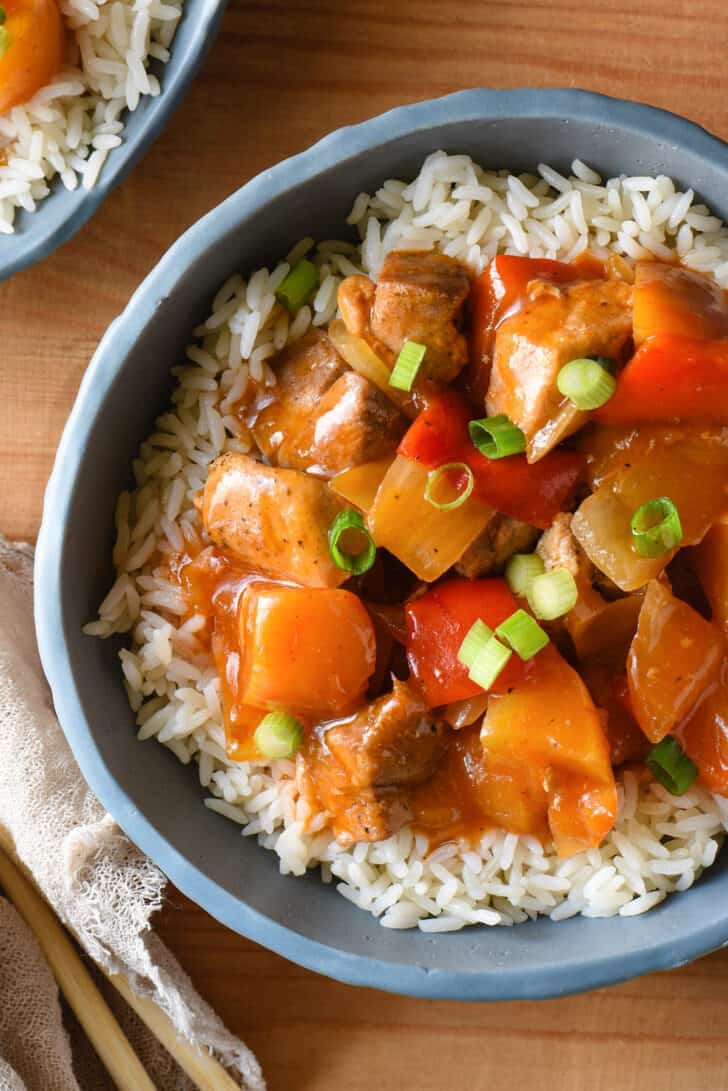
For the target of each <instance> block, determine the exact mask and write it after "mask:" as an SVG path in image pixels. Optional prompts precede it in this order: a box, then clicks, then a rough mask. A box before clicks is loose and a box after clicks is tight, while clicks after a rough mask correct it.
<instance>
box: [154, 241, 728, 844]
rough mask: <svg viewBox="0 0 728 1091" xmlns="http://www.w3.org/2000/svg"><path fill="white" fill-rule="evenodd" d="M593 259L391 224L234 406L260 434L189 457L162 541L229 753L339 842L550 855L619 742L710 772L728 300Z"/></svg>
mask: <svg viewBox="0 0 728 1091" xmlns="http://www.w3.org/2000/svg"><path fill="white" fill-rule="evenodd" d="M616 273H618V274H619V275H615V271H613V270H611V269H609V268H607V267H604V266H602V265H600V264H599V263H597V262H595V261H592V260H582V261H580V262H576V263H574V264H572V265H566V264H562V263H559V262H553V261H545V260H531V259H528V258H517V257H510V256H498V257H496V258H495V259H493V261H492V262H491V263H490V265H489V266H488V267H487V268H486V269H485V271H484V272H483V273H482V274H481V276H480V277H478V278H477V279H473V277H472V275H471V273H470V271H469V270H468V269H467V268H466V267H465V265H463V264H462V263H461V262H458V261H456V260H455V259H453V258H449V257H446V256H444V255H441V254H438V253H434V252H422V251H400V252H393V253H390V254H389V255H388V256H387V257H386V259H385V261H384V264H383V266H382V269H381V271H380V274H379V276H378V278H377V279H376V281H375V280H373V279H369V278H368V277H364V276H361V275H357V276H352V277H349V278H347V279H345V280H344V281H343V283H342V284H341V285H340V288H339V308H340V314H339V317H337V318H336V319H335V320H334V321H333V322H332V323H331V327H330V329H329V330H326V329H320V330H317V331H315V332H312V333H310V334H308V335H306V336H305V337H303V338H301V339H300V340H298V341H296V342H294V343H293V344H291V345H289V346H288V347H287V348H285V349H284V350H283V351H282V352H281V353H280V355H279V358H278V359H277V360H276V361H274V362H273V370H274V372H275V374H276V377H277V382H276V385H275V386H273V387H271V388H270V389H267V390H266V392H265V393H264V394H262V395H261V394H259V395H257V397H254V396H253V395H251V400H250V401H249V402H248V401H245V400H243V402H242V403H241V404H240V405H239V406H238V409H237V412H238V413H239V414H240V416H241V419H243V420H244V422H245V423H246V425H247V426H248V427H249V428H250V429H251V431H252V435H253V437H254V439H255V441H256V443H257V446H258V449H259V452H260V453H259V455H256V456H254V455H245V454H239V453H235V452H230V453H228V454H225V455H222V456H221V457H220V458H218V459H217V460H216V461H215V462H213V463H212V465H211V466H210V468H209V473H208V477H207V481H206V484H205V487H204V490H203V492H202V493H201V494H200V495H199V497H198V501H197V502H198V507H199V511H200V513H201V517H202V522H203V525H204V529H205V532H206V541H205V542H203V543H202V545H201V546H199V548H197V549H196V550H195V551H190V552H189V553H188V554H186V555H184V556H183V557H180V558H178V559H177V562H176V567H175V571H176V573H177V575H178V578H179V580H180V583H181V584H182V586H183V588H184V590H185V591H186V593H187V594H188V596H189V599H190V601H191V602H192V603H193V604H194V603H195V602H197V603H199V602H200V601H202V602H204V603H205V606H206V609H205V610H204V611H202V612H205V613H207V614H209V615H212V618H213V622H212V625H211V630H210V632H209V633H208V636H209V639H210V642H211V647H212V649H213V652H214V655H215V661H216V663H217V665H218V669H219V671H220V675H221V680H222V694H223V711H224V716H225V724H226V733H227V747H228V753H229V755H230V756H231V757H232V758H234V759H236V760H250V759H262V760H273V759H276V758H290V759H293V760H294V761H295V765H296V777H297V784H298V789H299V792H300V794H301V796H302V797H303V798H304V799H308V800H309V801H310V802H311V805H312V806H311V811H312V813H313V812H315V811H318V812H320V811H324V812H326V814H327V816H328V821H329V823H330V825H331V827H332V829H333V831H334V833H335V835H336V837H337V839H338V840H339V841H340V842H341V844H343V845H349V844H352V843H354V842H357V841H376V840H382V839H384V838H387V837H388V836H390V835H391V834H393V833H394V832H396V831H397V830H398V829H400V828H401V827H402V826H403V825H405V824H411V825H412V826H413V828H414V829H415V830H416V831H418V832H420V833H422V834H424V835H425V836H426V837H427V838H428V839H429V841H430V843H431V844H433V845H434V844H438V843H441V842H443V841H446V840H449V839H452V838H465V839H468V838H470V839H475V838H477V837H478V836H479V835H480V834H481V833H482V832H483V831H484V830H486V829H488V828H489V827H492V826H499V827H502V828H505V829H507V830H511V831H514V832H516V833H529V834H533V835H535V836H537V837H540V838H542V839H543V840H544V841H550V842H553V844H554V845H555V847H556V850H557V851H558V852H559V853H560V854H561V855H565V856H566V855H570V854H573V853H576V852H579V851H582V850H584V849H586V848H589V847H591V846H596V845H598V844H599V843H600V842H601V840H602V839H603V838H604V837H605V835H606V834H607V833H608V831H609V830H610V829H611V827H612V825H613V824H614V821H615V819H616V811H617V789H616V778H617V777H618V775H619V774H618V770H619V768H620V767H621V766H623V765H625V764H633V765H634V764H638V765H642V764H644V763H646V765H647V768H648V769H649V771H650V775H653V776H655V777H656V778H657V779H658V780H659V781H660V782H661V783H662V784H664V785H665V786H667V787H668V788H669V790H670V791H672V792H674V793H678V794H679V793H681V792H684V791H686V789H687V788H688V787H689V785H690V784H691V783H692V782H693V781H694V780H695V779H696V778H699V779H700V780H701V781H702V782H703V783H705V784H706V785H708V786H709V787H710V788H711V789H713V790H715V791H718V792H724V793H728V744H726V738H727V737H728V728H727V726H726V725H727V724H728V698H727V697H726V692H727V691H726V681H727V680H728V666H727V664H728V657H727V656H726V638H727V636H728V553H727V552H726V550H727V549H728V304H727V303H726V298H725V296H724V294H723V293H722V292H721V291H720V290H719V289H718V288H717V287H716V286H715V285H714V284H713V283H712V282H710V281H708V280H707V279H705V278H703V277H701V276H700V275H699V274H696V273H693V272H689V271H687V270H683V269H681V268H680V267H679V266H677V265H674V266H666V265H662V264H660V263H658V262H644V263H642V262H638V263H637V264H636V267H635V268H634V269H630V268H629V267H627V266H626V263H621V268H620V269H619V270H616ZM685 547H690V548H685ZM615 770H616V771H617V772H616V773H615Z"/></svg>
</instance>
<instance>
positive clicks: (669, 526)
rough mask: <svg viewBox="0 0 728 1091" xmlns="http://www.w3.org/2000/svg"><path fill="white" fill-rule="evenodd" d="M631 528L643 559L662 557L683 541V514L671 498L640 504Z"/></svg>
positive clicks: (631, 522) (662, 497)
mask: <svg viewBox="0 0 728 1091" xmlns="http://www.w3.org/2000/svg"><path fill="white" fill-rule="evenodd" d="M629 525H630V527H631V529H632V545H633V546H634V548H635V549H636V550H637V552H638V553H639V555H640V557H661V556H662V554H663V553H669V552H670V550H671V549H675V548H676V546H679V545H680V543H681V542H682V540H683V529H682V523H681V522H680V513H679V512H678V510H677V508H676V506H675V504H674V503H673V502H672V500H671V499H670V497H669V496H658V497H657V498H656V499H655V500H648V501H647V503H645V504H640V506H639V507H638V508H637V511H636V512H635V513H634V515H633V516H632V519H631V520H630V524H629Z"/></svg>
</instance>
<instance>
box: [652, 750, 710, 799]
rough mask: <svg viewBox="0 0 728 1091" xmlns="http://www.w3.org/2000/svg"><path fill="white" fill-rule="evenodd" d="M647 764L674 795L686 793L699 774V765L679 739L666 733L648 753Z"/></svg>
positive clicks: (656, 778)
mask: <svg viewBox="0 0 728 1091" xmlns="http://www.w3.org/2000/svg"><path fill="white" fill-rule="evenodd" d="M647 765H648V768H649V769H650V771H651V773H652V775H653V776H654V778H655V780H657V781H659V782H660V784H661V785H662V786H663V788H667V790H668V792H671V793H672V795H674V796H682V795H685V793H686V792H687V790H688V788H689V787H690V785H691V784H692V783H693V781H694V780H695V778H696V777H697V775H698V767H697V765H696V764H695V762H694V761H692V760H691V759H690V758H689V757H688V756H687V754H686V753H685V751H684V750H683V748H682V747H681V746H680V743H679V742H678V741H677V739H674V738H673V737H672V735H666V736H665V738H664V739H662V741H661V742H658V744H657V746H653V747H652V749H651V750H650V752H649V754H648V755H647Z"/></svg>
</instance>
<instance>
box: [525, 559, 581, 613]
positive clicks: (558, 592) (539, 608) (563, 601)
mask: <svg viewBox="0 0 728 1091" xmlns="http://www.w3.org/2000/svg"><path fill="white" fill-rule="evenodd" d="M527 597H528V605H529V606H530V607H531V609H532V610H533V612H534V614H535V615H536V617H538V618H541V620H542V621H553V620H554V618H557V617H563V615H564V614H568V612H569V610H573V608H574V607H575V606H576V600H577V599H578V597H579V592H578V591H577V589H576V581H575V579H574V577H573V576H572V574H571V572H569V570H568V568H554V569H552V570H551V571H550V572H544V574H543V575H542V576H536V578H535V580H533V581H532V583H531V586H530V587H529V589H528V595H527Z"/></svg>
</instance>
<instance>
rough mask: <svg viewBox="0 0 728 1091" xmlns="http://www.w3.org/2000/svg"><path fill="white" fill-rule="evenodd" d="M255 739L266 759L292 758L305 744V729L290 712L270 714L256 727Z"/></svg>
mask: <svg viewBox="0 0 728 1091" xmlns="http://www.w3.org/2000/svg"><path fill="white" fill-rule="evenodd" d="M253 738H254V739H255V745H256V746H257V747H258V749H259V750H260V752H261V754H264V755H265V756H266V758H290V757H292V755H293V754H295V753H296V751H297V750H298V748H299V746H300V745H301V743H302V742H303V727H302V725H301V721H300V720H297V719H296V717H295V716H291V715H290V714H289V713H288V712H269V713H268V715H267V716H264V717H263V719H262V720H261V721H260V723H259V724H258V726H257V727H256V729H255V735H254V736H253Z"/></svg>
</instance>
